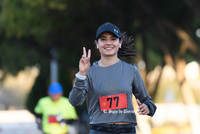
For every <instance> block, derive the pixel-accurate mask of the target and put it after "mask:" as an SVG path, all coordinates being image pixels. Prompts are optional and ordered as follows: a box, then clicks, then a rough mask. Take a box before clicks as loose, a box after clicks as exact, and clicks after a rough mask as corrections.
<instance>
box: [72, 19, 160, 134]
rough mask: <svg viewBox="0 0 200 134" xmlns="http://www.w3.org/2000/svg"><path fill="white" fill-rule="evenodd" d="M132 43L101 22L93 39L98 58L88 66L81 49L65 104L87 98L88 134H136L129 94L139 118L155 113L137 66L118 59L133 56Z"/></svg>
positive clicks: (112, 27)
mask: <svg viewBox="0 0 200 134" xmlns="http://www.w3.org/2000/svg"><path fill="white" fill-rule="evenodd" d="M132 40H133V39H132V38H131V37H127V36H126V34H121V32H120V29H119V28H118V27H117V26H116V25H114V24H112V23H105V24H103V25H101V26H100V27H99V28H98V30H97V33H96V39H95V44H96V48H97V49H99V52H100V55H101V59H100V60H99V61H97V62H94V63H93V64H92V65H90V57H91V50H88V54H87V53H86V49H85V47H84V48H83V55H82V58H81V59H80V61H79V72H78V73H77V74H76V80H75V83H74V85H73V88H72V90H71V92H70V94H69V102H70V103H71V104H72V105H73V106H78V105H81V104H82V103H83V102H84V100H85V98H86V95H87V100H86V101H87V109H88V114H89V117H90V134H113V133H114V134H121V133H126V134H136V131H135V126H136V125H137V122H136V116H135V113H134V108H133V104H132V94H133V95H134V96H135V97H136V99H137V104H138V105H139V111H138V113H139V114H140V115H149V116H153V115H154V113H155V111H156V106H155V105H154V104H153V102H152V99H151V97H150V96H149V94H148V92H147V90H146V87H145V85H144V82H143V80H142V77H141V75H140V72H139V70H138V69H137V67H136V66H134V65H132V64H129V63H126V62H124V61H122V60H120V59H119V57H118V56H136V55H137V51H136V50H135V49H134V48H133V44H131V41H132Z"/></svg>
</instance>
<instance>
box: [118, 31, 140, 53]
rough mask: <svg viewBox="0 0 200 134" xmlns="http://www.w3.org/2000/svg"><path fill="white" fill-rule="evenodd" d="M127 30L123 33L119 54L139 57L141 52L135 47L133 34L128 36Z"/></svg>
mask: <svg viewBox="0 0 200 134" xmlns="http://www.w3.org/2000/svg"><path fill="white" fill-rule="evenodd" d="M126 33H127V32H124V33H122V38H121V39H122V40H123V42H122V46H121V48H119V51H118V56H119V57H138V55H139V53H138V51H137V50H135V48H134V43H133V40H134V39H133V38H132V36H130V37H128V36H127V34H126Z"/></svg>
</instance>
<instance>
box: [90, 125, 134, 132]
mask: <svg viewBox="0 0 200 134" xmlns="http://www.w3.org/2000/svg"><path fill="white" fill-rule="evenodd" d="M90 134H136V131H135V124H90Z"/></svg>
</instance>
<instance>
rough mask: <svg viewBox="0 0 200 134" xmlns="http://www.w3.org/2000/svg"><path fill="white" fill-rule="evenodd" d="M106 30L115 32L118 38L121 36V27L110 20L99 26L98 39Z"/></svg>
mask: <svg viewBox="0 0 200 134" xmlns="http://www.w3.org/2000/svg"><path fill="white" fill-rule="evenodd" d="M104 32H111V33H113V34H115V35H116V36H117V37H118V38H121V32H120V30H119V28H118V27H117V26H116V25H114V24H112V23H110V22H106V23H105V24H103V25H101V26H100V27H99V28H98V30H97V33H96V40H97V39H98V37H99V35H100V34H102V33H104Z"/></svg>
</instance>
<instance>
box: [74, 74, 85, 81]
mask: <svg viewBox="0 0 200 134" xmlns="http://www.w3.org/2000/svg"><path fill="white" fill-rule="evenodd" d="M75 76H76V77H77V78H78V79H80V80H85V79H86V76H82V75H80V74H79V73H76V75H75Z"/></svg>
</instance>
